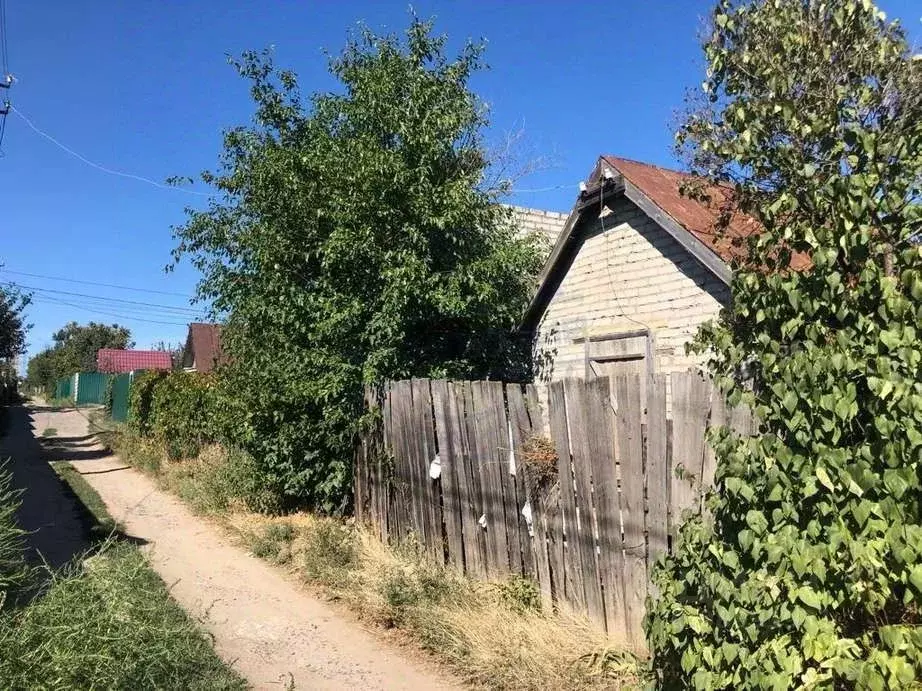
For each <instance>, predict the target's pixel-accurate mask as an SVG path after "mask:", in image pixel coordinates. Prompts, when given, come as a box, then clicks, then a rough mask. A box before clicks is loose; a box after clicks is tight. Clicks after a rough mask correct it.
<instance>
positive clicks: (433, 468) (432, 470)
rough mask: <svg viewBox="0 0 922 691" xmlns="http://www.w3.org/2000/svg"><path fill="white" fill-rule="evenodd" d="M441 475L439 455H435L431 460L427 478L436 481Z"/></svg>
mask: <svg viewBox="0 0 922 691" xmlns="http://www.w3.org/2000/svg"><path fill="white" fill-rule="evenodd" d="M441 475H442V459H441V458H439V455H438V454H436V455H435V458H433V459H432V462H431V463H430V464H429V477H431V478H432V479H433V480H438V479H439V478H440V477H441Z"/></svg>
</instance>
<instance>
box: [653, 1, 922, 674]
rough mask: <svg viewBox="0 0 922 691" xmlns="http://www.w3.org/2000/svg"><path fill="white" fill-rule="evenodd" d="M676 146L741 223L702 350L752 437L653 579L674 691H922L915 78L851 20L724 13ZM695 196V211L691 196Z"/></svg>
mask: <svg viewBox="0 0 922 691" xmlns="http://www.w3.org/2000/svg"><path fill="white" fill-rule="evenodd" d="M712 18H713V27H712V32H711V33H710V35H709V36H708V37H707V38H706V41H705V44H704V50H705V54H706V57H707V62H708V68H709V69H708V77H707V80H706V81H705V83H704V91H705V99H704V102H703V103H702V104H700V107H698V108H695V109H693V110H692V112H691V114H690V115H689V117H688V119H687V120H686V121H685V123H684V125H683V126H682V128H681V130H680V132H679V143H680V145H681V146H682V148H683V149H684V150H685V152H686V153H687V154H688V155H689V157H690V162H691V165H692V168H693V170H694V171H695V172H696V173H698V174H699V175H700V176H701V177H702V179H705V180H709V181H710V182H716V183H719V184H720V185H722V186H723V189H724V190H725V192H726V193H727V194H726V195H725V196H726V197H727V198H726V199H721V200H712V201H714V202H715V203H718V202H719V203H721V204H726V203H727V202H728V201H729V202H730V203H729V204H727V206H726V207H725V208H726V210H727V211H728V213H729V212H730V211H732V210H734V209H738V210H741V211H743V212H746V213H749V214H751V215H752V216H753V217H755V218H756V219H757V220H758V221H759V222H760V223H761V226H762V229H763V230H762V232H761V233H757V234H755V235H753V236H752V237H750V238H748V239H746V240H745V241H744V242H742V244H743V247H742V248H741V249H743V250H744V251H743V252H741V255H742V256H743V258H742V260H741V261H740V264H739V266H738V267H737V271H736V273H735V276H734V280H733V285H732V293H733V299H732V306H731V308H730V309H729V310H728V311H727V312H726V313H725V314H724V315H723V317H722V318H721V320H720V322H719V323H717V324H715V325H713V326H712V327H710V328H708V329H706V330H705V331H704V332H703V333H702V335H701V340H700V342H699V348H700V349H702V350H703V351H706V352H709V353H710V354H711V366H712V368H713V370H714V372H715V374H716V375H717V377H718V379H719V381H720V382H721V383H722V384H723V385H724V387H725V388H726V390H727V393H728V396H729V402H730V403H732V404H737V403H739V402H743V403H745V404H748V405H750V406H752V407H753V409H754V411H755V413H756V415H757V417H758V419H759V420H760V434H759V436H757V437H755V438H752V439H743V438H740V437H738V436H735V435H733V434H730V433H729V432H726V431H724V432H723V433H721V434H718V435H717V436H716V439H715V440H714V443H715V448H716V452H717V456H718V470H717V484H718V490H717V493H716V495H715V496H713V497H711V499H710V501H709V508H710V511H709V513H708V516H707V517H706V518H704V519H693V520H691V521H690V522H689V523H687V524H686V526H685V527H684V529H683V531H682V535H681V540H680V543H679V545H678V548H677V550H676V554H675V556H674V557H673V558H671V559H669V560H667V562H666V564H665V567H664V568H662V569H661V570H660V571H659V573H658V575H657V578H656V581H657V584H658V586H659V588H660V591H661V595H660V597H659V598H658V599H657V600H656V601H655V602H654V603H652V605H651V610H650V613H649V616H648V620H647V631H648V635H649V641H650V645H651V648H652V652H653V666H654V670H655V673H656V675H657V678H658V680H659V682H660V684H661V685H662V686H666V687H696V688H756V687H758V688H789V687H795V686H797V687H799V686H801V685H804V686H807V687H811V686H818V687H823V688H845V687H849V688H851V687H854V686H856V685H857V686H859V687H861V688H871V689H875V688H885V687H889V688H905V687H907V686H909V685H910V684H912V683H918V682H919V680H920V679H922V613H920V603H922V463H920V461H922V376H920V375H922V341H920V340H919V334H918V331H917V329H918V327H919V324H920V323H922V254H920V248H919V246H918V245H917V244H916V240H915V238H916V237H918V235H917V234H918V233H919V231H920V229H922V208H920V204H919V202H920V189H922V61H920V59H919V57H918V56H916V57H913V55H912V54H911V51H910V48H909V46H908V45H907V41H906V37H905V35H904V32H903V30H902V28H901V27H900V26H899V25H898V24H896V23H891V22H888V21H887V20H886V18H885V17H884V15H883V14H882V13H881V12H879V11H878V10H877V8H876V7H874V6H873V5H872V4H871V3H870V2H867V1H864V2H861V1H859V0H825V1H822V2H820V1H817V0H809V1H808V0H772V1H770V2H755V1H752V0H741V1H734V0H721V1H720V2H719V3H718V4H717V6H716V8H715V10H714V13H713V17H712ZM702 191H703V190H702V189H698V190H697V191H695V190H691V193H696V192H697V193H698V194H701V193H702Z"/></svg>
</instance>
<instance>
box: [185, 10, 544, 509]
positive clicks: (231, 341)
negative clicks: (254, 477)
mask: <svg viewBox="0 0 922 691" xmlns="http://www.w3.org/2000/svg"><path fill="white" fill-rule="evenodd" d="M234 65H235V66H236V68H237V69H238V70H239V72H240V74H241V75H242V76H243V77H245V78H246V79H248V80H249V81H250V84H251V93H252V96H253V99H254V101H255V104H256V116H255V121H254V123H253V125H252V126H250V127H239V128H236V129H233V130H231V131H229V132H227V134H226V135H225V142H224V154H223V158H222V162H221V163H222V165H221V170H220V172H218V173H206V174H205V175H204V179H205V180H206V181H207V182H209V183H210V184H212V185H214V186H215V187H216V188H217V189H218V190H220V191H221V192H223V193H224V198H223V200H222V201H221V202H220V203H214V204H212V205H211V207H210V208H209V209H208V210H206V211H201V212H192V213H191V214H190V216H189V218H188V221H187V222H186V224H185V225H183V226H182V227H180V228H178V229H176V236H177V239H178V242H179V244H178V247H177V249H176V252H175V257H176V259H177V260H178V259H179V258H181V257H183V256H185V255H188V256H191V258H192V261H193V263H194V264H195V266H197V267H198V268H199V269H200V270H201V272H202V274H203V280H202V282H201V284H200V294H201V297H202V298H204V299H207V300H210V301H211V302H212V304H213V305H214V307H215V310H216V312H217V315H218V316H220V317H224V318H226V322H227V326H226V329H225V331H224V334H223V340H224V347H225V350H226V351H227V353H228V355H229V363H228V365H227V366H226V367H225V370H224V373H223V376H222V380H223V382H224V390H225V391H226V392H227V393H228V394H229V395H228V400H229V403H228V407H227V411H228V414H227V419H228V422H229V424H228V425H227V429H226V433H227V435H228V437H229V438H230V440H231V441H233V442H235V443H237V444H240V445H242V446H243V447H245V448H246V449H248V450H249V451H251V452H252V453H253V455H254V457H255V458H256V460H257V462H258V463H259V464H260V466H261V468H262V471H263V473H264V476H265V477H264V479H265V481H266V482H267V483H270V484H271V485H272V486H273V487H274V488H275V489H276V491H278V492H279V493H280V494H281V495H283V496H284V497H285V498H287V500H288V501H291V502H295V501H297V502H304V503H307V504H309V505H313V506H315V507H319V508H322V509H326V510H335V509H337V508H339V507H340V506H343V505H344V504H343V501H344V500H345V498H346V492H347V490H348V486H349V477H350V472H351V463H352V459H351V442H352V435H353V434H354V431H355V423H356V421H357V420H358V418H359V417H360V415H361V402H362V386H363V384H364V383H368V382H379V381H381V380H384V379H387V378H397V377H409V376H454V377H465V376H470V377H485V376H500V375H505V376H525V375H526V374H527V368H526V367H525V364H524V363H525V362H527V345H528V344H527V343H524V342H521V341H520V340H518V339H516V338H514V337H513V336H512V333H513V332H514V327H515V326H516V320H517V319H518V317H519V316H520V315H521V313H522V311H523V309H524V306H525V304H526V301H527V298H528V293H529V290H530V288H531V285H532V280H533V276H534V274H535V273H536V271H537V268H538V253H537V252H536V251H535V247H534V246H533V242H532V241H528V240H521V239H517V238H516V236H515V233H514V231H513V228H512V227H511V223H510V218H509V214H508V211H507V210H506V209H504V208H503V207H502V206H500V205H499V204H498V203H497V201H498V199H497V198H498V193H497V191H494V190H489V189H485V185H484V182H483V181H484V173H485V171H486V170H487V168H488V165H489V161H488V160H487V159H488V157H487V155H486V154H485V149H484V146H483V141H482V134H481V132H482V129H483V127H484V125H485V124H486V122H487V121H486V109H485V107H484V104H483V103H481V102H480V101H479V100H478V99H477V98H476V96H475V95H474V94H473V93H472V92H471V90H470V88H469V81H470V78H471V76H472V75H473V74H474V73H475V72H476V71H477V70H478V69H480V68H481V47H480V46H478V45H467V46H466V47H465V48H463V49H462V50H461V52H460V53H459V54H458V55H457V56H455V57H454V58H449V57H448V56H446V52H445V40H444V38H439V37H436V36H433V35H432V33H431V26H430V25H429V24H428V23H425V22H421V21H417V20H413V21H412V23H411V25H410V26H409V28H408V29H407V31H406V34H405V36H403V37H401V36H394V35H388V36H377V35H375V34H373V33H371V32H369V31H363V32H361V34H360V35H358V36H356V37H353V38H351V39H350V40H349V41H348V43H347V45H346V47H345V49H344V50H343V51H342V53H341V54H340V55H338V56H337V57H334V58H332V59H331V60H330V72H331V73H332V75H333V76H334V77H335V78H336V79H337V80H338V81H339V83H340V88H339V89H337V90H336V91H335V92H324V93H315V94H312V95H311V96H309V97H307V98H304V97H302V95H301V92H300V90H299V88H298V85H297V81H296V78H295V75H294V74H292V73H291V72H289V71H284V70H276V69H275V68H274V67H273V65H272V63H271V61H270V58H269V56H268V55H267V54H265V53H263V54H254V53H246V54H244V55H243V57H242V59H241V60H239V61H235V62H234Z"/></svg>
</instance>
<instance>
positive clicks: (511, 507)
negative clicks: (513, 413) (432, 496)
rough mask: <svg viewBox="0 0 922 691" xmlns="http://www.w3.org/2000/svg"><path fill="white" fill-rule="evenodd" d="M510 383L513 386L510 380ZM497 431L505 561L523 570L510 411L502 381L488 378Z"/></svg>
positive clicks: (515, 571)
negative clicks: (504, 527)
mask: <svg viewBox="0 0 922 691" xmlns="http://www.w3.org/2000/svg"><path fill="white" fill-rule="evenodd" d="M510 386H515V384H511V385H510ZM485 388H486V390H487V391H488V392H489V395H490V400H491V405H492V409H493V414H494V416H495V419H494V425H495V427H494V430H495V434H496V442H497V443H496V456H495V458H496V470H497V475H498V476H499V480H500V488H501V491H502V496H501V503H502V515H503V521H504V522H505V526H506V530H505V535H506V565H507V567H508V569H509V572H510V573H518V574H521V573H522V539H521V536H520V535H519V519H518V515H519V505H518V500H517V498H516V493H515V475H514V473H515V458H514V456H513V443H514V442H513V441H512V432H511V423H510V421H509V414H508V412H507V410H506V399H505V388H506V387H505V385H504V384H503V383H502V382H498V381H488V382H486V383H485Z"/></svg>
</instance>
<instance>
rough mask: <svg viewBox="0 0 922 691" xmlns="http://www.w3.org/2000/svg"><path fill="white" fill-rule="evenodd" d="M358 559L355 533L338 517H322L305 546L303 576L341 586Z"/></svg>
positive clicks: (307, 538)
mask: <svg viewBox="0 0 922 691" xmlns="http://www.w3.org/2000/svg"><path fill="white" fill-rule="evenodd" d="M357 559H358V550H357V546H356V540H355V532H354V531H353V530H352V529H350V528H349V527H347V526H344V525H343V524H342V523H340V522H339V521H337V520H335V519H322V520H319V521H318V522H317V524H316V525H315V526H314V527H313V529H312V530H310V531H309V532H308V533H307V535H306V538H305V545H304V562H303V564H304V575H305V576H307V578H308V579H309V580H311V581H318V582H320V583H324V584H327V585H333V586H336V585H341V584H342V582H343V581H344V580H345V576H346V574H347V572H348V571H349V570H350V569H351V568H353V567H354V566H355V564H356V561H357Z"/></svg>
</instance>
